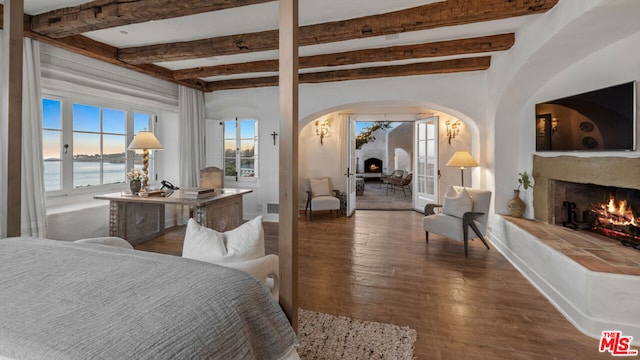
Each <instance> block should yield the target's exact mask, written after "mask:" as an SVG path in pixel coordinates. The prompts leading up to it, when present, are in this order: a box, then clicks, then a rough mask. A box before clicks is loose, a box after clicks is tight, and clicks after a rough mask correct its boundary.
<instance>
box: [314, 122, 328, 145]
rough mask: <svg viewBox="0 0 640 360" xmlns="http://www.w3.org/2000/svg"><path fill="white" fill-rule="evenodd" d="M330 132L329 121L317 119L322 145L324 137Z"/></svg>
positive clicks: (317, 133)
mask: <svg viewBox="0 0 640 360" xmlns="http://www.w3.org/2000/svg"><path fill="white" fill-rule="evenodd" d="M327 134H329V121H327V120H326V119H325V120H322V121H320V120H316V135H318V136H320V144H321V145H322V139H324V137H325V136H327Z"/></svg>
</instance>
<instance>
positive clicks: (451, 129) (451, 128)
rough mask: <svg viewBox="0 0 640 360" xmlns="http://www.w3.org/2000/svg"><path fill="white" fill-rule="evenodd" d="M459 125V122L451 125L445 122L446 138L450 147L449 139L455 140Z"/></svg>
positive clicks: (458, 132) (449, 122)
mask: <svg viewBox="0 0 640 360" xmlns="http://www.w3.org/2000/svg"><path fill="white" fill-rule="evenodd" d="M460 124H461V123H460V120H458V121H456V122H453V123H452V122H451V121H449V120H447V121H445V125H446V126H447V138H449V145H451V139H455V137H456V135H458V134H460Z"/></svg>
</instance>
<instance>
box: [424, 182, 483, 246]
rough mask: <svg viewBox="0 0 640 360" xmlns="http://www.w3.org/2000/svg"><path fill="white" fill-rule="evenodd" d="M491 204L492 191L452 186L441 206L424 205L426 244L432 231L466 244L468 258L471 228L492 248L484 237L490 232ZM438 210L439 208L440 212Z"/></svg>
mask: <svg viewBox="0 0 640 360" xmlns="http://www.w3.org/2000/svg"><path fill="white" fill-rule="evenodd" d="M490 205H491V191H488V190H480V189H471V188H465V187H461V186H451V187H450V188H449V189H448V190H447V193H446V194H445V197H444V201H443V204H442V205H439V204H427V205H426V206H425V209H424V213H425V215H426V216H425V217H424V218H423V220H422V227H423V229H424V231H425V239H426V242H427V243H428V242H429V233H430V232H431V233H435V234H438V235H442V236H444V237H446V238H449V239H453V240H458V241H463V242H464V256H467V255H468V253H469V251H468V241H469V229H471V231H473V232H474V233H475V235H476V236H477V237H478V238H479V239H480V240H481V241H482V243H483V244H484V246H486V247H487V249H489V245H488V244H487V242H486V240H485V239H484V234H485V233H486V230H487V219H488V213H489V206H490ZM436 208H439V209H440V210H439V212H438V213H436Z"/></svg>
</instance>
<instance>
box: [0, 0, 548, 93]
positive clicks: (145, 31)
mask: <svg viewBox="0 0 640 360" xmlns="http://www.w3.org/2000/svg"><path fill="white" fill-rule="evenodd" d="M299 1H300V3H299V10H300V15H299V16H300V25H301V26H303V25H308V24H314V23H323V22H328V21H335V20H344V19H351V18H356V17H361V16H366V15H372V14H380V13H385V12H391V11H395V10H401V9H405V8H411V7H415V6H419V5H425V4H429V3H433V2H438V1H439V0H393V1H390V0H299ZM0 2H2V1H1V0H0ZM24 2H25V12H26V13H28V14H30V15H35V14H39V13H42V12H46V11H50V10H52V9H58V8H63V7H67V6H74V5H79V4H82V3H86V2H89V1H82V0H24ZM535 16H536V15H532V16H521V17H516V18H510V19H505V20H499V21H491V22H484V23H476V24H470V25H460V26H451V27H444V28H436V29H433V30H424V31H416V32H409V33H402V34H399V35H393V36H380V37H373V38H366V39H357V40H349V41H342V42H336V43H329V44H321V45H314V46H305V47H302V48H301V49H300V56H309V55H317V54H323V53H335V52H342V51H350V50H359V49H366V48H376V47H387V46H395V45H406V44H415V43H423V42H428V41H438V40H449V39H455V38H462V37H471V36H482V35H492V34H499V33H506V32H517V30H518V29H519V28H520V27H521V26H523V24H525V23H526V22H527V21H528V20H529V19H531V18H532V17H535ZM277 27H278V2H277V1H274V2H269V3H264V4H258V5H251V6H246V7H241V8H234V9H228V10H222V11H216V12H210V13H203V14H198V15H191V16H184V17H180V18H173V19H167V20H158V21H151V22H146V23H140V24H131V25H126V26H119V27H115V28H110V29H105V30H98V31H92V32H88V33H84V34H83V35H85V36H87V37H89V38H91V39H94V40H97V41H100V42H103V43H106V44H109V45H112V46H115V47H117V48H126V47H132V46H142V45H151V44H158V43H167V42H176V41H187V40H195V39H202V38H211V37H217V36H223V35H230V34H238V33H246V32H257V31H263V30H271V29H277ZM277 57H278V52H277V51H264V52H256V53H247V54H239V55H231V56H218V57H210V58H203V59H193V60H182V61H172V62H162V63H157V65H160V66H162V67H166V68H168V69H171V70H178V69H186V68H193V67H201V66H213V65H222V64H229V63H238V62H248V61H256V60H266V59H277ZM449 58H451V57H449ZM434 60H440V59H436V58H433V59H430V61H434ZM411 62H412V61H399V62H393V63H385V64H386V65H395V64H405V63H411ZM413 62H415V61H413ZM377 65H380V64H376V63H371V64H367V65H366V66H377ZM353 67H363V65H362V64H359V65H354V66H344V67H332V68H330V69H331V70H337V69H344V68H353ZM324 70H329V68H316V69H305V70H304V71H324ZM255 75H256V74H242V75H234V76H225V77H223V78H224V79H230V78H244V77H253V76H255ZM261 75H262V76H268V75H274V74H266V73H263V74H261ZM217 79H222V77H210V78H206V79H205V80H207V81H211V80H217Z"/></svg>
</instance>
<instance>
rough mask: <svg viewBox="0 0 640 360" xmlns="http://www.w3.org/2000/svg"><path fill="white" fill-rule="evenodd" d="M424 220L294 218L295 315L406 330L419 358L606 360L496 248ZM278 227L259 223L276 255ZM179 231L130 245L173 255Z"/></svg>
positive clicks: (394, 216)
mask: <svg viewBox="0 0 640 360" xmlns="http://www.w3.org/2000/svg"><path fill="white" fill-rule="evenodd" d="M421 220H422V215H421V214H419V213H416V212H413V211H366V210H359V211H357V212H356V214H355V215H354V216H352V217H350V218H345V217H340V218H335V217H334V216H333V215H328V214H326V215H325V214H322V213H318V215H317V216H316V214H314V221H313V222H309V221H308V220H306V219H305V218H304V217H302V216H301V217H300V221H299V231H298V246H299V302H300V304H299V305H300V307H301V308H304V309H307V310H313V311H320V312H324V313H328V314H333V315H343V316H350V317H353V318H357V319H362V320H369V321H378V322H385V323H392V324H396V325H400V326H409V327H411V328H413V329H415V330H416V331H417V334H418V339H417V342H416V346H415V348H416V349H415V350H416V351H415V354H416V357H417V358H418V359H463V358H464V359H576V358H581V359H604V358H611V356H610V355H609V354H608V353H599V351H598V340H596V339H592V338H590V337H588V336H586V335H583V334H582V333H581V332H580V331H578V330H577V329H576V328H575V327H574V326H573V325H571V324H570V323H569V322H568V321H567V320H566V319H565V318H564V317H563V316H562V315H561V314H560V313H559V312H558V311H557V310H556V309H555V308H554V307H553V306H552V305H551V303H549V302H548V301H547V300H546V298H544V297H543V296H542V295H541V294H540V293H539V292H538V291H537V290H536V289H535V288H534V287H533V286H532V285H531V284H530V283H529V282H528V281H527V280H526V279H525V278H524V277H523V276H522V275H520V273H519V272H518V271H517V270H516V269H515V268H514V267H513V266H511V264H510V263H509V262H508V261H507V260H506V259H505V258H504V257H503V256H502V255H501V254H500V253H499V252H498V251H497V250H495V249H494V248H492V249H491V250H486V248H485V247H484V246H483V245H482V243H481V242H480V241H472V242H470V244H469V256H468V257H467V258H465V257H464V254H463V249H462V243H460V242H456V241H453V240H448V239H445V238H442V237H439V236H437V235H432V236H430V239H429V244H426V243H425V240H424V232H423V231H422V225H421V224H422V223H421ZM277 229H278V228H277V224H274V223H265V235H266V242H267V245H266V247H267V252H268V253H277V244H275V245H274V243H277ZM183 236H184V229H178V230H176V231H173V232H170V233H168V234H167V235H165V236H164V237H162V238H159V239H157V240H153V241H151V242H147V243H143V244H140V245H138V246H136V248H137V249H141V250H148V251H157V252H163V253H170V254H175V255H179V254H180V252H181V248H182V237H183Z"/></svg>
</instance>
